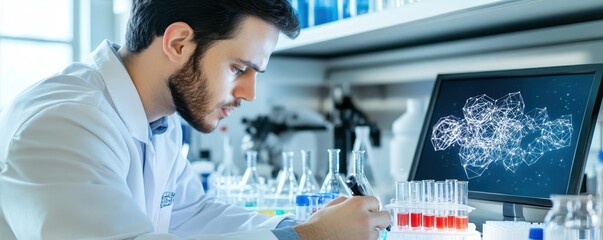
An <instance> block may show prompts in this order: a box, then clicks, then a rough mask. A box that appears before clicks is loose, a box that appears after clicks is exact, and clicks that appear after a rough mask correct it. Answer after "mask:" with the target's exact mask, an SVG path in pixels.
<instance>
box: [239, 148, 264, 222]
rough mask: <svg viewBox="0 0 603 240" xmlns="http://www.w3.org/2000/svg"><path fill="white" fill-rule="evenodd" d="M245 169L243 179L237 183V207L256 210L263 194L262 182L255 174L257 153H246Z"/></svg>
mask: <svg viewBox="0 0 603 240" xmlns="http://www.w3.org/2000/svg"><path fill="white" fill-rule="evenodd" d="M246 157H247V169H246V170H245V174H244V175H243V179H242V180H241V182H240V183H239V189H240V191H239V196H238V202H239V205H241V206H243V207H245V208H247V209H251V210H256V209H258V207H259V204H260V202H261V201H260V200H261V198H262V194H263V191H262V190H263V181H262V179H261V177H260V176H259V175H258V173H257V157H258V152H256V151H247V152H246Z"/></svg>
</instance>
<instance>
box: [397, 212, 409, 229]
mask: <svg viewBox="0 0 603 240" xmlns="http://www.w3.org/2000/svg"><path fill="white" fill-rule="evenodd" d="M409 217H410V214H409V213H398V227H406V226H408V220H409V219H408V218H409Z"/></svg>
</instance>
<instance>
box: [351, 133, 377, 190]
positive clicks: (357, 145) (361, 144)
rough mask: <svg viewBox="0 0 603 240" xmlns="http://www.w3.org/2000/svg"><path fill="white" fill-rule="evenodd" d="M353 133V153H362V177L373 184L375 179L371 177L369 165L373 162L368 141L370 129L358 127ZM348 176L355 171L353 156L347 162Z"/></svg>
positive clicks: (371, 172) (371, 147)
mask: <svg viewBox="0 0 603 240" xmlns="http://www.w3.org/2000/svg"><path fill="white" fill-rule="evenodd" d="M354 133H355V134H356V140H355V141H354V148H353V151H364V158H363V160H364V161H363V172H364V176H365V177H366V179H367V180H368V181H369V182H373V183H374V182H375V178H374V177H373V176H374V175H373V171H372V168H371V163H372V161H373V159H372V158H373V146H372V145H371V141H370V138H369V137H370V133H371V128H370V127H369V126H358V127H356V128H354ZM348 162H349V164H348V175H351V174H353V173H354V172H355V171H356V170H355V168H356V166H355V164H354V155H353V154H352V156H351V157H350V161H348Z"/></svg>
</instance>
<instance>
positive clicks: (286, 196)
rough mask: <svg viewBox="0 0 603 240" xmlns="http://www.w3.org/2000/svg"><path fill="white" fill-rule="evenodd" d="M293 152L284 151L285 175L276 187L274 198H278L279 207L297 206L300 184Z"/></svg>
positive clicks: (277, 204) (277, 205)
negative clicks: (296, 175) (294, 168)
mask: <svg viewBox="0 0 603 240" xmlns="http://www.w3.org/2000/svg"><path fill="white" fill-rule="evenodd" d="M294 155H295V154H294V153H293V152H283V165H284V166H285V167H286V169H283V170H284V172H283V175H282V176H281V178H280V179H279V182H278V185H277V187H276V193H275V195H274V199H276V207H277V208H292V207H295V196H296V195H297V190H298V188H299V185H298V183H297V179H296V178H295V173H294V172H293V156H294Z"/></svg>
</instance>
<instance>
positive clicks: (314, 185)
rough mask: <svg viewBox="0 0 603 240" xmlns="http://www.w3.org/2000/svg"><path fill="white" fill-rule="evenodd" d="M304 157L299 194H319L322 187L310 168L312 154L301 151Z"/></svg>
mask: <svg viewBox="0 0 603 240" xmlns="http://www.w3.org/2000/svg"><path fill="white" fill-rule="evenodd" d="M301 155H302V175H301V177H300V179H299V188H298V191H297V194H315V193H318V191H319V190H320V187H319V186H318V182H317V181H316V178H314V175H313V174H312V169H311V168H310V160H311V156H312V152H311V151H308V150H301Z"/></svg>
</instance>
